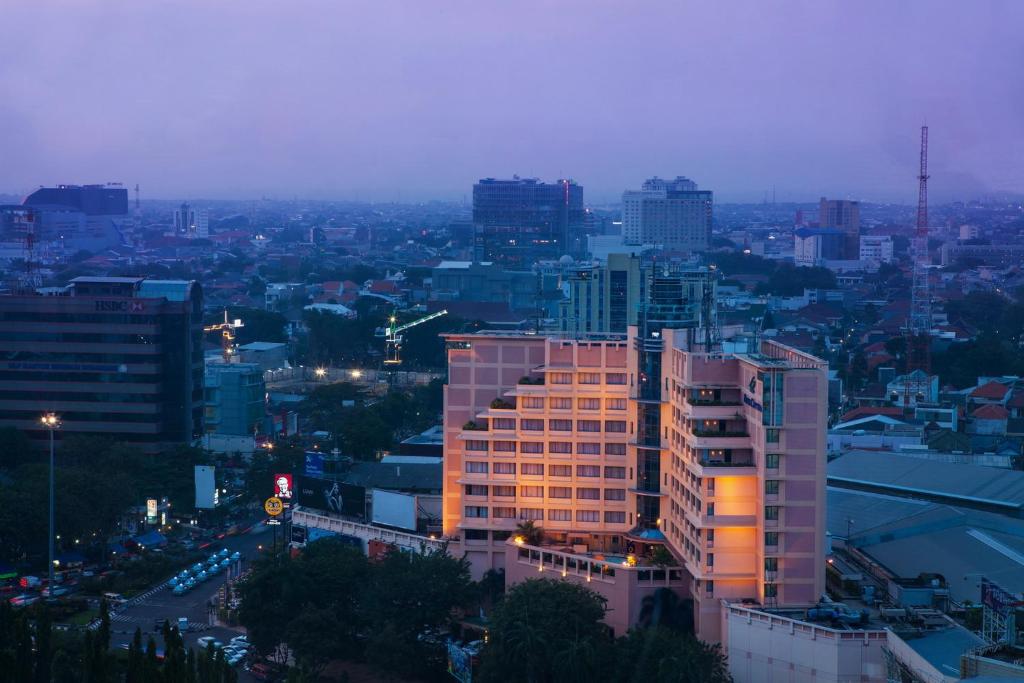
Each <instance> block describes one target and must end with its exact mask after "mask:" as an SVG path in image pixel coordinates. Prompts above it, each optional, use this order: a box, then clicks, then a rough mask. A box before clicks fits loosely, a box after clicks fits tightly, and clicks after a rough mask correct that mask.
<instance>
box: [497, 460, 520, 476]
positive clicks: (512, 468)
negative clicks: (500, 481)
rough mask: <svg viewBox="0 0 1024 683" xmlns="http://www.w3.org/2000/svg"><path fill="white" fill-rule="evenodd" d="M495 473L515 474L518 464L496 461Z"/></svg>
mask: <svg viewBox="0 0 1024 683" xmlns="http://www.w3.org/2000/svg"><path fill="white" fill-rule="evenodd" d="M494 473H495V474H515V473H516V464H515V463H514V462H496V463H494Z"/></svg>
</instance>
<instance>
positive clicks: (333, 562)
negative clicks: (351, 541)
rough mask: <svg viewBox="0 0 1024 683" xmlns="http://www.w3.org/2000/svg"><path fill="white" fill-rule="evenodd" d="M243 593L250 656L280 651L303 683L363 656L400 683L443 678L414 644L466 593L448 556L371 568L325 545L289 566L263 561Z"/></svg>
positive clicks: (431, 652) (428, 647)
mask: <svg viewBox="0 0 1024 683" xmlns="http://www.w3.org/2000/svg"><path fill="white" fill-rule="evenodd" d="M426 577H429V580H425V578H426ZM241 594H242V598H243V601H242V608H241V610H240V614H239V618H240V621H241V623H242V624H243V625H245V626H246V627H247V629H248V632H249V639H250V640H251V641H252V643H253V647H254V648H255V649H256V650H257V651H258V652H260V653H261V654H264V655H268V656H272V655H275V654H277V653H279V651H280V649H279V645H280V644H282V643H287V645H288V647H290V648H291V651H292V654H293V655H294V658H295V661H296V662H297V663H298V664H299V667H300V669H301V672H302V675H303V676H307V677H308V678H310V679H315V678H316V677H317V675H318V674H319V672H320V671H321V670H322V669H323V667H324V665H326V664H327V663H328V662H329V661H331V660H332V659H346V660H358V659H362V658H364V657H365V658H367V659H369V661H370V662H371V663H373V664H375V665H376V666H378V667H380V668H382V669H383V670H386V671H388V672H390V673H392V674H396V675H400V676H422V675H423V674H424V673H426V670H432V671H434V672H435V673H440V672H442V671H443V668H442V667H443V661H444V659H443V652H442V651H441V650H440V649H439V647H438V645H437V644H436V643H435V644H431V643H428V642H425V641H424V640H423V639H421V638H420V637H419V636H420V635H421V634H423V633H425V632H427V631H431V630H437V629H441V630H443V629H446V628H447V627H448V625H449V622H450V621H451V619H452V610H453V609H454V608H456V607H460V606H462V605H463V604H464V603H466V602H468V601H469V600H470V599H471V598H472V597H473V594H474V591H473V585H472V582H471V581H470V577H469V565H468V563H467V561H466V560H462V559H454V558H452V557H451V556H449V555H448V554H447V553H440V552H438V553H433V554H428V555H420V554H409V553H402V552H398V551H394V552H391V553H389V554H387V555H386V556H385V557H384V558H382V559H380V560H379V561H376V562H370V561H369V560H368V559H367V558H366V557H365V556H364V555H363V554H362V553H361V552H360V551H359V550H358V549H354V548H352V547H351V546H348V545H346V544H344V543H342V542H341V541H340V540H337V539H329V538H328V539H322V540H320V541H317V542H316V543H311V544H309V545H307V546H306V548H305V550H304V551H303V553H302V554H301V555H300V556H299V557H297V558H295V559H291V558H288V557H286V556H280V557H276V558H268V559H266V560H264V561H262V562H261V563H259V564H258V565H257V566H256V567H255V569H254V571H253V573H252V574H251V575H250V577H249V578H248V579H247V580H246V581H245V582H244V583H243V584H242V586H241Z"/></svg>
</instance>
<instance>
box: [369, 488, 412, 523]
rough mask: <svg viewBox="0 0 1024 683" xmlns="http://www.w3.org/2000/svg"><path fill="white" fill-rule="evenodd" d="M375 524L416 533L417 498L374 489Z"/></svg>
mask: <svg viewBox="0 0 1024 683" xmlns="http://www.w3.org/2000/svg"><path fill="white" fill-rule="evenodd" d="M372 507H373V522H374V523H375V524H386V525H387V526H394V527H398V528H399V529H409V530H410V531H416V496H410V495H408V494H405V493H394V492H393V491H382V490H380V489H373V506H372Z"/></svg>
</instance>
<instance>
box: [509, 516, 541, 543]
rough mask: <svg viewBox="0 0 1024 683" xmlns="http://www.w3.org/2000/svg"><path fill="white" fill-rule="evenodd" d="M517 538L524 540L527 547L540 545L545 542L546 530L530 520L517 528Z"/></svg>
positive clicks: (521, 523)
mask: <svg viewBox="0 0 1024 683" xmlns="http://www.w3.org/2000/svg"><path fill="white" fill-rule="evenodd" d="M516 536H517V537H520V538H522V539H523V542H524V543H526V544H527V545H540V544H541V543H543V542H544V529H542V528H541V527H539V526H537V525H536V524H535V523H534V521H533V520H532V519H528V520H526V521H524V522H520V523H519V526H517V527H516Z"/></svg>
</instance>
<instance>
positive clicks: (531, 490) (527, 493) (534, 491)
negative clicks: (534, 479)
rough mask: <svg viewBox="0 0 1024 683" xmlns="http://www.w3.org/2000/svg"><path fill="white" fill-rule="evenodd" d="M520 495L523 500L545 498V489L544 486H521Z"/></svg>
mask: <svg viewBox="0 0 1024 683" xmlns="http://www.w3.org/2000/svg"><path fill="white" fill-rule="evenodd" d="M519 495H520V496H522V497H523V498H543V497H544V487H543V486H520V487H519Z"/></svg>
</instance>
